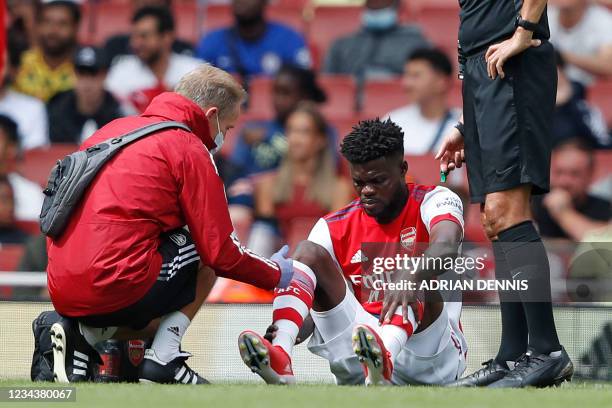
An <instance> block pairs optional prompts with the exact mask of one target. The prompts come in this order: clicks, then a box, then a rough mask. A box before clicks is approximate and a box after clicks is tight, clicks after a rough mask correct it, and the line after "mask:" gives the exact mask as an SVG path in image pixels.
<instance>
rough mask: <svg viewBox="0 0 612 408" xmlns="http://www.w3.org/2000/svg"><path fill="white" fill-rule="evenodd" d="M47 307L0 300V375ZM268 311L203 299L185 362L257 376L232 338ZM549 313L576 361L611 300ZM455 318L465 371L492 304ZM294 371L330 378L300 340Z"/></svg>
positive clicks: (489, 328)
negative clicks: (466, 347) (462, 342)
mask: <svg viewBox="0 0 612 408" xmlns="http://www.w3.org/2000/svg"><path fill="white" fill-rule="evenodd" d="M50 309H52V305H51V304H50V303H44V302H10V301H4V302H0V333H1V334H0V336H1V338H2V347H0V379H26V378H29V373H30V363H31V357H32V350H33V337H32V330H31V324H32V320H33V319H34V318H35V317H36V316H37V315H38V314H39V313H40V312H42V311H44V310H50ZM271 314H272V307H271V305H249V304H246V305H245V304H242V305H237V304H233V305H232V304H225V305H223V304H205V305H204V306H203V307H202V309H201V310H200V313H199V314H198V315H197V316H196V318H195V319H194V322H193V324H192V325H191V327H190V328H189V330H188V332H187V334H186V336H185V339H184V341H183V349H184V350H186V351H189V352H191V353H193V357H192V358H191V359H190V361H189V363H190V364H191V366H192V367H193V368H194V369H196V370H198V371H199V372H200V373H201V374H202V375H203V376H204V377H206V378H208V379H209V380H210V381H213V382H258V381H260V379H259V377H257V376H256V375H254V374H252V373H251V372H250V370H249V369H248V368H247V367H246V366H245V365H244V364H243V362H242V361H241V360H240V356H239V354H238V347H237V338H238V334H239V333H240V332H241V331H242V330H244V329H253V330H256V331H259V332H263V331H264V330H265V329H266V327H267V326H268V324H269V323H270V317H271ZM555 317H556V322H557V328H558V331H559V337H560V339H561V342H562V343H563V344H564V346H565V348H566V349H567V351H568V353H569V354H570V356H571V357H572V359H573V360H574V363H575V364H576V365H577V366H579V365H580V361H581V360H583V359H582V358H581V357H582V356H583V355H584V354H585V353H592V352H590V351H589V350H590V349H591V348H592V343H593V342H594V341H595V340H596V338H597V337H598V336H601V333H602V332H603V333H604V337H605V336H606V335H605V333H606V330H608V331H609V328H610V324H609V323H610V322H612V304H607V305H599V306H595V305H593V304H590V305H582V306H579V305H572V306H557V307H555ZM461 322H462V326H463V330H464V332H465V335H466V338H467V341H468V345H469V351H468V358H467V360H468V367H467V370H466V373H467V372H471V371H472V370H474V369H476V368H478V367H479V366H480V363H481V362H483V361H485V360H487V359H489V358H491V357H493V356H494V355H495V353H496V352H497V347H498V344H499V334H500V320H499V309H498V306H485V305H479V306H465V307H464V309H463V315H462V319H461ZM610 341H612V339H610ZM606 347H607V350H603V353H604V354H605V353H608V354H607V355H608V358H609V357H610V347H612V343H611V344H607V346H606ZM604 348H605V347H604ZM605 369H606V370H608V369H609V366H608V368H605ZM294 372H295V373H296V377H297V380H298V381H299V382H308V383H332V382H333V381H334V379H333V376H332V375H331V374H330V372H329V368H328V366H327V362H326V361H325V360H323V359H321V358H320V357H317V356H315V355H313V354H311V353H310V352H309V351H308V350H307V348H306V346H305V345H304V344H302V345H299V346H297V347H296V349H295V358H294Z"/></svg>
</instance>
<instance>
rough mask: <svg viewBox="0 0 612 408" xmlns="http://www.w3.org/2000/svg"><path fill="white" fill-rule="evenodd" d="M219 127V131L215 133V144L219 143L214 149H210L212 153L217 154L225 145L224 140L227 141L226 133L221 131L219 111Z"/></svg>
mask: <svg viewBox="0 0 612 408" xmlns="http://www.w3.org/2000/svg"><path fill="white" fill-rule="evenodd" d="M216 116H217V129H218V132H217V134H216V135H215V144H216V145H217V146H216V147H215V148H214V149H212V150H211V151H210V154H215V153H217V152H218V151H219V150H221V146H223V142H224V141H225V135H223V132H221V126H220V125H219V113H218V112H217V115H216Z"/></svg>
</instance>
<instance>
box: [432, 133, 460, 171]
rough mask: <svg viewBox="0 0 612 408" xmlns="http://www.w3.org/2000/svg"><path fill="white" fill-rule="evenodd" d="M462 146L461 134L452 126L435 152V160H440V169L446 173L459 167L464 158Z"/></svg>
mask: <svg viewBox="0 0 612 408" xmlns="http://www.w3.org/2000/svg"><path fill="white" fill-rule="evenodd" d="M463 146H464V143H463V136H461V133H460V132H459V130H457V128H453V129H452V130H451V131H450V133H449V134H447V135H446V137H445V138H444V142H442V146H440V149H439V150H438V153H437V154H436V160H440V170H441V171H443V172H444V173H447V174H448V173H449V172H450V171H453V170H454V169H455V168H459V167H461V165H462V163H463V162H464V160H465V152H464V149H463Z"/></svg>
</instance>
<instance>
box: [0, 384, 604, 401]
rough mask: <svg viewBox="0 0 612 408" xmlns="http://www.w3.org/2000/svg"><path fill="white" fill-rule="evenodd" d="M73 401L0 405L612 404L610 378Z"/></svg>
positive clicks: (187, 390)
mask: <svg viewBox="0 0 612 408" xmlns="http://www.w3.org/2000/svg"><path fill="white" fill-rule="evenodd" d="M11 386H18V387H32V386H53V385H52V384H44V385H43V384H33V383H31V382H26V381H0V387H11ZM76 388H77V394H76V395H77V402H76V403H61V404H60V403H54V404H44V403H14V404H6V403H0V407H3V406H8V405H14V406H17V407H26V406H34V407H42V406H47V405H48V406H53V407H63V406H66V407H81V406H83V407H105V408H106V407H110V408H118V407H129V408H141V407H142V408H156V407H167V408H179V407H198V408H207V407H215V408H216V407H219V408H234V407H240V408H242V407H248V408H257V407H265V408H285V407H286V408H299V407H308V408H327V407H342V408H354V407H371V408H381V407H388V406H389V407H390V406H394V407H395V406H398V407H402V408H415V407H424V408H430V407H431V408H442V407H453V408H479V407H483V408H484V407H486V408H490V407H493V408H505V407H508V408H510V407H512V408H517V407H518V408H531V407H533V408H546V407H552V408H565V407H570V408H597V407H602V408H604V407H605V408H610V407H612V384H585V383H574V384H571V385H570V384H567V385H564V386H562V387H560V388H551V389H522V390H487V389H444V388H439V387H384V388H365V387H337V386H333V385H299V386H295V387H279V386H274V387H272V386H265V385H253V384H232V385H226V384H218V385H211V386H181V385H144V384H142V385H140V384H91V383H90V384H79V385H77V386H76Z"/></svg>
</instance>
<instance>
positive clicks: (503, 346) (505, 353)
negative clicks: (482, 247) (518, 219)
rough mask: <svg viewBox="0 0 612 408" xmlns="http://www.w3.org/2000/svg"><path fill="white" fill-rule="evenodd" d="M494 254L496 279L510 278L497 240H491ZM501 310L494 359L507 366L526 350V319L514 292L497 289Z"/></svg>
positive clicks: (504, 257)
mask: <svg viewBox="0 0 612 408" xmlns="http://www.w3.org/2000/svg"><path fill="white" fill-rule="evenodd" d="M493 254H494V255H495V277H496V278H497V280H498V281H509V280H512V276H511V275H510V267H509V266H508V262H507V261H506V255H505V254H504V251H503V249H502V246H501V244H500V243H499V241H493ZM498 293H499V301H500V303H499V308H500V310H501V323H502V332H501V343H500V345H499V351H498V352H497V356H496V357H495V360H496V361H497V362H498V363H499V364H501V365H503V366H504V367H506V368H508V367H507V362H508V361H516V360H517V359H518V358H519V357H520V356H521V355H522V354H523V353H525V352H526V351H527V335H528V331H527V320H526V319H525V311H524V310H523V304H522V303H521V300H520V298H519V297H518V294H517V293H516V292H512V293H510V292H506V291H499V292H498Z"/></svg>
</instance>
